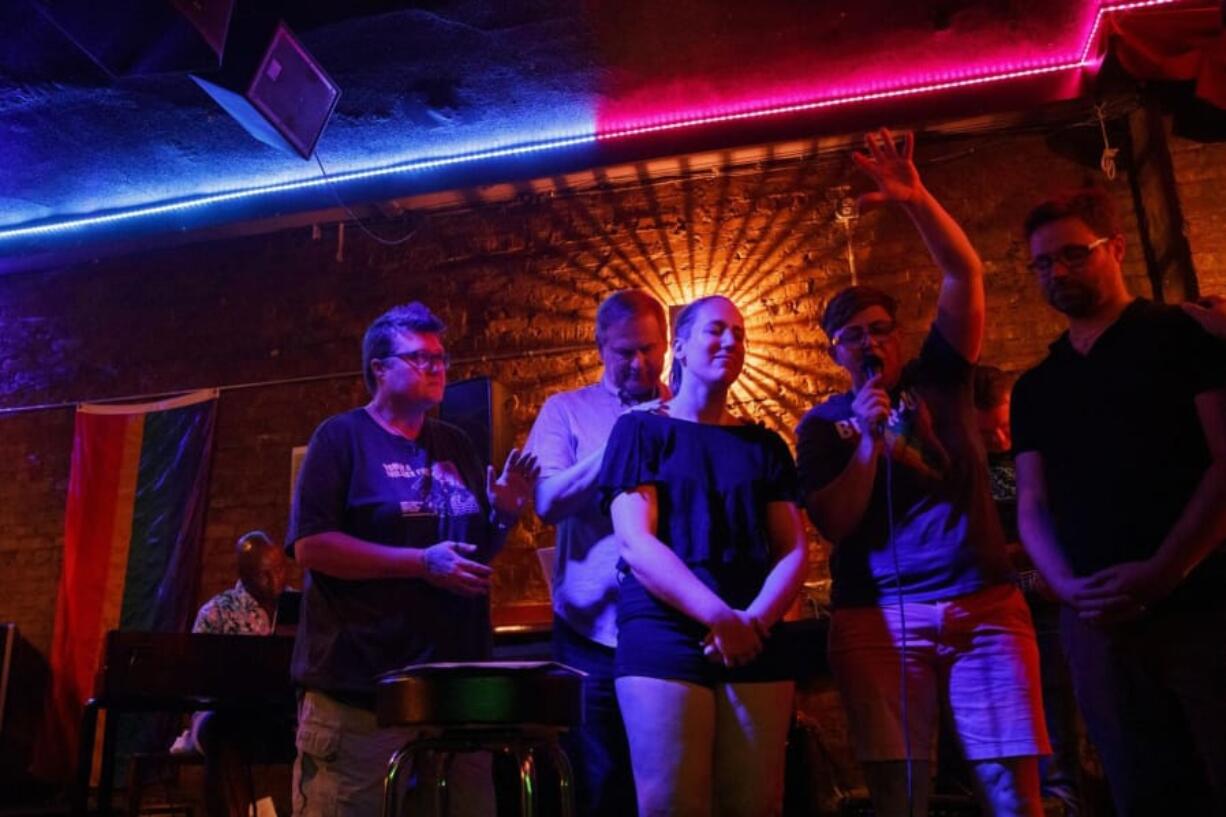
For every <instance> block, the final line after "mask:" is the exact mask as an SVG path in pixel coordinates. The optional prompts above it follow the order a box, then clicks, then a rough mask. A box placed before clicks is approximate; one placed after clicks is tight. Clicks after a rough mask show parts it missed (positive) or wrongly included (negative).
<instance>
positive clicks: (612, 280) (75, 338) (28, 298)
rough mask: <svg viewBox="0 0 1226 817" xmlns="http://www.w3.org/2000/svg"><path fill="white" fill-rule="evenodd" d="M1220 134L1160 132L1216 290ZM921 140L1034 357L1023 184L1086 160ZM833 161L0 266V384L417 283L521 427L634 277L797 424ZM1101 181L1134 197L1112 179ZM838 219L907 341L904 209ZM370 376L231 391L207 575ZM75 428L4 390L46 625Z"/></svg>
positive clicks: (539, 530) (197, 383) (828, 259)
mask: <svg viewBox="0 0 1226 817" xmlns="http://www.w3.org/2000/svg"><path fill="white" fill-rule="evenodd" d="M1223 150H1224V149H1223V148H1222V147H1221V146H1213V147H1208V146H1197V145H1180V146H1179V151H1178V155H1177V166H1178V167H1179V168H1180V169H1181V173H1182V172H1186V173H1188V174H1189V178H1190V179H1191V181H1190V182H1189V185H1190V187H1189V190H1194V191H1195V194H1194V195H1193V194H1190V195H1189V196H1188V198H1187V200H1186V201H1185V202H1184V207H1185V214H1186V216H1187V218H1188V222H1189V225H1190V229H1191V231H1192V233H1193V249H1194V250H1195V251H1196V252H1197V253H1198V255H1197V265H1198V269H1200V270H1201V271H1202V274H1205V272H1206V268H1208V267H1211V266H1212V267H1216V269H1217V270H1218V272H1217V273H1216V274H1217V275H1218V276H1219V277H1217V278H1216V279H1211V278H1210V277H1209V276H1208V275H1206V279H1205V280H1206V281H1210V280H1214V281H1215V282H1216V283H1214V284H1212V285H1210V284H1206V289H1209V288H1211V287H1212V288H1216V289H1217V290H1218V291H1226V281H1223V279H1222V278H1221V277H1220V276H1221V272H1220V270H1221V266H1222V265H1221V263H1220V259H1221V258H1223V254H1224V253H1226V245H1224V244H1223V243H1222V242H1223V239H1222V237H1221V236H1222V231H1221V229H1220V227H1221V219H1222V209H1223V208H1222V204H1223V203H1226V202H1224V197H1223V194H1222V193H1221V192H1220V191H1221V190H1222V189H1223V185H1222V184H1221V183H1220V182H1218V183H1215V182H1214V181H1213V178H1217V179H1221V176H1222V171H1221V169H1220V168H1221V166H1222V165H1223V162H1222V161H1221V157H1222V155H1223ZM1215 159H1216V160H1217V161H1216V162H1215ZM918 160H919V161H920V163H921V168H922V170H923V172H924V174H925V177H926V179H927V182H928V184H929V186H930V187H931V189H932V190H933V191H934V192H935V193H936V194H937V195H938V196H939V197H940V198H941V199H942V200H944V201H945V202H946V204H947V206H948V207H949V209H950V210H951V211H952V212H953V213H954V214H955V215H956V216H957V217H958V218H959V219H960V220H962V222H963V223H964V224H965V225H966V228H967V230H968V232H969V233H970V235H971V237H972V239H973V240H974V242H975V244H976V245H977V246H978V247H979V249H980V251H981V253H982V254H983V256H984V260H985V262H986V264H987V274H988V291H989V297H988V303H989V308H990V310H991V313H992V314H991V319H990V321H989V324H988V338H987V345H986V349H985V360H987V361H989V362H993V363H997V364H999V365H1001V366H1003V367H1005V368H1007V369H1020V368H1023V367H1025V366H1028V365H1030V364H1032V363H1033V362H1035V361H1036V360H1037V359H1038V358H1039V357H1041V356H1042V354H1043V352H1044V350H1045V347H1046V344H1047V343H1048V342H1049V341H1050V340H1051V339H1052V338H1053V337H1054V336H1055V335H1056V334H1057V333H1058V332H1059V331H1060V328H1061V322H1060V320H1059V318H1058V316H1056V315H1055V314H1054V313H1053V312H1051V311H1050V310H1049V309H1048V308H1047V307H1046V306H1045V305H1044V304H1043V303H1042V301H1041V299H1040V297H1039V294H1038V292H1037V289H1036V287H1035V285H1034V282H1033V281H1032V280H1031V277H1030V276H1029V274H1028V273H1027V272H1026V270H1025V269H1024V259H1025V249H1024V246H1023V243H1022V241H1021V237H1020V234H1019V228H1018V225H1019V224H1020V222H1021V219H1022V217H1023V215H1024V214H1025V212H1026V210H1027V209H1028V207H1029V206H1030V204H1031V203H1032V202H1033V201H1034V200H1035V199H1036V198H1037V197H1038V196H1040V195H1042V194H1043V193H1046V192H1049V191H1051V190H1054V189H1057V188H1060V187H1062V186H1065V185H1067V184H1069V183H1075V182H1078V181H1080V180H1081V179H1083V178H1084V177H1086V176H1087V174H1088V172H1089V171H1087V170H1085V169H1084V168H1082V167H1080V166H1078V165H1075V164H1073V163H1072V162H1071V161H1070V160H1068V159H1065V158H1062V157H1061V156H1058V155H1056V154H1054V153H1053V152H1051V151H1050V150H1049V149H1048V148H1047V146H1046V144H1045V142H1044V139H1043V138H1042V137H1040V136H1034V135H1011V136H1010V135H994V136H986V137H976V138H964V139H956V140H948V141H942V142H932V141H930V140H922V143H921V146H920V148H919V150H918ZM850 178H851V171H850V169H849V163H848V162H847V160H846V158H845V157H835V158H823V159H820V160H812V159H811V160H800V159H798V160H794V161H784V162H778V163H772V164H770V165H767V166H763V167H760V168H735V169H728V170H726V171H725V172H717V173H703V174H696V175H692V176H689V177H686V178H683V179H681V180H678V181H669V182H665V183H649V184H638V183H636V184H625V185H622V184H603V185H597V186H592V187H588V188H583V189H575V190H560V191H557V192H555V194H554V195H552V196H547V197H542V196H528V195H525V196H520V197H517V198H513V199H512V200H510V201H507V202H503V203H496V204H484V205H476V206H473V207H469V208H466V209H461V210H455V211H447V212H434V213H431V214H428V215H426V216H424V217H422V218H420V219H419V220H418V221H417V222H415V223H416V224H417V232H416V234H415V235H414V237H413V239H412V240H411V241H409V242H408V243H406V244H404V245H401V246H399V247H392V248H389V247H384V246H380V245H378V244H375V243H374V242H372V241H370V240H368V239H366V238H365V237H364V236H362V235H361V234H360V233H359V232H358V231H357V230H355V229H354V228H353V227H352V226H351V227H350V228H349V229H348V231H347V236H346V242H345V252H344V255H343V260H340V261H338V260H337V240H336V239H337V229H336V227H335V226H334V225H333V226H325V227H324V228H323V229H322V231H321V235H320V236H319V237H318V238H315V237H313V235H312V231H311V229H310V228H302V229H293V230H285V231H282V232H278V233H273V234H268V235H261V236H252V237H243V238H235V239H230V240H223V241H214V242H211V243H206V244H198V245H191V246H185V247H178V248H172V249H162V250H157V251H149V252H145V253H141V254H133V255H129V256H127V257H122V258H112V259H108V260H104V261H100V262H96V263H89V264H81V265H77V266H74V267H71V268H66V269H57V270H51V271H43V272H38V273H27V274H20V275H11V276H8V277H5V278H2V279H0V320H2V321H3V325H4V326H5V328H6V330H7V331H6V332H4V333H3V334H2V335H0V405H4V406H16V405H28V404H33V403H43V402H57V401H75V400H81V399H87V398H100V397H111V396H118V395H130V394H145V393H155V392H162V391H167V390H173V389H186V388H194V387H202V386H214V385H220V386H224V385H227V384H235V383H249V382H255V381H262V380H268V379H281V378H294V377H305V376H310V375H320V374H327V373H344V372H354V371H356V370H357V369H358V368H359V350H358V345H359V341H360V337H361V333H362V331H363V329H364V328H365V326H366V325H367V323H368V322H369V321H370V320H371V319H372V318H373V317H375V316H376V315H377V314H379V313H380V312H381V311H382V310H384V309H385V308H387V307H388V306H389V305H391V304H394V303H398V302H404V301H408V300H411V299H414V298H420V299H422V300H425V301H426V302H428V303H429V304H430V305H431V306H432V307H434V308H435V309H436V310H437V311H439V312H440V314H441V315H442V316H443V317H444V318H445V319H446V320H447V321H448V322H449V323H450V324H451V327H452V328H451V333H450V335H449V345H450V347H451V350H452V352H453V355H455V356H458V357H460V358H479V357H480V356H482V355H490V356H492V357H491V359H490V360H488V361H487V362H484V363H483V362H481V361H480V360H479V359H477V360H471V361H470V362H461V363H460V364H459V365H457V366H456V367H455V369H454V370H453V372H452V376H453V378H456V379H459V378H463V377H468V376H472V375H476V374H490V375H493V376H494V377H496V378H498V379H499V380H501V381H502V382H503V383H505V384H506V385H507V387H508V389H509V393H510V394H511V395H512V397H511V404H510V406H509V407H508V408H509V410H510V415H511V417H512V421H513V423H514V427H515V430H516V433H517V436H518V438H519V439H520V440H522V439H523V437H524V436H525V435H526V433H527V430H528V428H529V426H530V424H531V422H532V419H533V417H534V416H535V412H536V411H537V409H538V408H539V406H540V404H541V402H542V400H543V399H544V398H545V397H546V396H547V395H548V394H550V393H552V392H554V391H557V390H561V389H567V388H573V387H575V386H578V385H580V384H582V383H585V382H589V381H591V380H592V379H594V378H595V377H597V376H598V372H599V368H598V367H599V361H598V358H597V357H596V355H595V352H594V350H592V351H589V352H586V353H581V354H574V353H567V354H552V353H550V351H549V350H550V349H556V348H559V347H565V346H571V345H574V344H576V343H586V342H588V341H589V340H590V331H591V321H592V318H593V316H594V313H595V308H596V305H597V303H598V302H599V301H600V299H601V298H602V297H603V296H604V295H606V294H607V293H608V292H610V291H611V290H613V289H616V288H619V287H624V286H633V285H639V286H646V287H648V288H650V289H652V290H654V291H656V292H658V293H659V294H660V295H661V296H663V297H665V299H666V300H669V301H672V302H682V301H684V300H688V299H689V298H691V297H693V296H694V295H698V294H705V293H707V292H715V291H719V292H724V293H731V294H734V295H735V297H736V299H737V301H738V302H739V303H740V305H741V306H742V308H743V310H744V312H745V314H746V316H747V319H748V323H749V334H750V352H751V356H750V360H749V366H748V367H747V371H746V374H745V375H744V376H743V378H742V381H741V383H740V384H739V387H738V390H737V392H736V397H737V399H738V400H739V401H740V402H741V408H742V410H743V411H744V412H746V413H747V414H750V415H752V416H755V417H758V418H761V419H763V420H765V421H766V422H767V423H769V424H770V425H772V426H774V427H776V428H779V429H781V430H783V431H785V432H787V433H788V435H789V436H790V429H791V428H792V426H793V425H794V424H795V422H796V420H797V419H798V417H799V415H800V413H801V412H803V411H804V410H805V409H806V408H808V407H809V406H810V405H812V404H813V403H814V402H815V401H816V400H817V399H819V398H820V397H821V396H823V395H825V394H828V393H830V392H831V391H832V390H835V389H838V388H842V386H843V380H842V376H841V374H840V373H839V372H838V371H837V370H836V369H835V368H834V367H833V366H832V364H831V363H830V362H829V361H828V360H827V359H826V358H825V357H824V355H823V353H822V352H821V351H820V344H821V338H820V335H819V333H818V331H817V330H816V328H815V327H816V317H817V315H818V314H819V312H820V309H821V307H822V306H823V304H824V302H825V300H826V299H827V298H828V297H829V296H830V295H831V294H832V293H834V292H835V291H836V290H837V289H839V288H841V287H842V286H844V285H845V284H846V283H848V273H847V263H846V245H845V238H844V233H843V230H842V227H841V226H840V225H839V224H838V223H836V222H835V220H834V218H833V204H832V201H831V198H830V196H828V194H827V190H828V188H830V187H831V186H832V185H837V184H844V183H847V182H848V180H849V179H850ZM1112 189H1113V191H1115V192H1116V193H1117V194H1118V196H1119V197H1120V201H1121V204H1122V205H1123V206H1122V208H1121V209H1122V210H1123V211H1124V213H1125V215H1126V216H1127V217H1128V218H1131V214H1132V208H1131V205H1130V202H1129V199H1128V195H1129V194H1128V186H1127V184H1126V182H1125V181H1124V180H1122V179H1121V180H1117V181H1116V182H1115V184H1114V186H1113V187H1112ZM380 227H381V229H383V230H384V231H385V232H388V233H391V232H394V231H395V230H396V229H403V228H399V227H398V225H391V226H389V225H380ZM854 244H855V247H856V266H857V268H858V270H859V273H860V278H861V280H862V281H863V282H869V283H874V284H877V285H880V286H883V287H885V288H888V289H891V290H893V291H895V292H897V293H900V294H901V295H902V301H903V307H902V317H903V319H904V331H905V337H906V342H907V343H908V344H909V345H910V347H911V348H916V347H918V343H919V341H920V339H921V338H922V336H923V333H924V331H925V329H926V325H927V321H929V320H930V319H931V315H932V312H933V308H934V305H935V297H936V291H937V273H936V271H935V269H934V268H933V267H932V265H931V263H930V262H929V261H928V260H927V256H926V254H925V253H924V251H923V247H922V245H921V244H920V242H919V240H918V239H917V238H916V237H915V235H914V233H913V231H912V229H911V227H910V225H909V224H908V223H907V222H906V219H905V218H904V217H902V216H900V215H899V214H898V213H895V212H890V211H883V212H878V213H870V214H866V215H865V216H864V217H862V219H861V220H860V221H859V223H858V224H857V225H856V227H855V234H854ZM1129 257H1130V261H1129V264H1128V268H1127V274H1128V277H1129V282H1130V286H1132V287H1133V289H1134V291H1136V292H1138V293H1146V291H1147V286H1148V285H1147V283H1146V280H1145V278H1144V275H1143V273H1142V270H1141V269H1140V267H1139V259H1140V258H1141V253H1140V251H1139V249H1138V248H1137V247H1135V246H1134V247H1132V248H1131V250H1130V253H1129ZM528 352H535V353H539V354H538V355H535V356H533V357H528V356H526V353H528ZM364 400H365V392H364V389H363V387H362V384H361V382H360V379H359V378H358V377H356V376H342V377H338V378H334V379H327V380H320V381H316V382H310V383H298V384H292V385H281V386H268V387H262V388H250V389H243V390H235V391H225V392H223V394H222V397H221V399H220V405H219V417H218V428H217V447H216V451H215V454H214V464H213V474H212V485H211V490H210V497H209V507H208V516H207V527H206V531H205V537H206V543H205V557H204V566H203V573H202V577H201V589H200V593H201V598H205V597H207V596H209V595H211V594H212V593H215V592H217V591H218V590H220V589H222V588H223V587H225V586H228V585H230V584H231V583H232V582H233V580H234V573H233V564H232V555H231V546H232V543H233V541H234V538H235V537H236V535H237V534H239V533H240V532H242V531H245V530H248V529H251V528H255V527H259V528H264V529H266V530H268V531H270V532H271V533H273V534H274V535H276V536H280V535H282V534H283V533H284V530H285V523H286V516H287V513H288V505H289V468H290V449H291V448H292V447H293V446H295V445H301V444H303V443H305V442H306V440H307V438H308V437H309V435H310V432H311V430H312V429H313V428H314V427H315V425H316V424H317V423H318V422H319V421H320V420H322V419H323V418H325V417H327V416H328V415H330V414H333V413H335V412H338V411H341V410H344V409H347V408H350V407H352V406H355V405H359V404H361V403H362V402H363V401H364ZM71 436H72V415H71V411H70V410H67V409H56V410H45V411H37V412H30V413H24V414H20V415H15V416H0V576H2V577H3V578H0V583H2V585H3V592H0V619H12V620H15V621H17V622H18V624H19V625H20V627H21V629H22V631H23V632H25V633H26V635H27V636H28V637H29V638H30V639H31V640H32V641H33V643H34V644H35V645H36V646H37V647H38V648H39V649H42V650H46V649H47V647H48V646H49V644H50V641H51V632H52V626H53V619H54V596H55V589H56V582H57V580H58V575H59V569H60V562H61V550H62V545H63V508H64V502H65V492H66V486H67V481H68V468H69V453H70V452H69V449H70V445H71ZM549 539H550V533H549V531H548V530H547V529H545V528H543V527H542V526H541V524H540V523H539V522H538V521H536V520H535V519H532V520H528V521H527V522H526V523H525V524H524V525H522V526H521V528H520V529H519V530H518V531H517V533H516V535H515V537H514V539H513V540H512V542H511V545H510V546H509V548H508V551H507V552H506V553H504V554H503V555H502V556H501V557H500V559H499V562H498V565H497V573H496V587H495V592H494V599H495V602H496V603H498V604H511V603H517V602H522V601H539V600H543V599H544V597H545V589H544V586H543V584H542V582H541V580H540V577H539V575H538V572H537V568H536V562H535V559H534V557H533V554H532V547H533V546H534V545H540V544H546V543H547V542H548V541H549Z"/></svg>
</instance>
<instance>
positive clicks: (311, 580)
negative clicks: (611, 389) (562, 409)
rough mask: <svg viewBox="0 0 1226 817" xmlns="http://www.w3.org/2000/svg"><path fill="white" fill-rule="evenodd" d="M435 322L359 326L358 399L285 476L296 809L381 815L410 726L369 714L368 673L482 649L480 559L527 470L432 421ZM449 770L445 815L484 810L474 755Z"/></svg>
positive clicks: (519, 495) (431, 318)
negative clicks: (299, 577)
mask: <svg viewBox="0 0 1226 817" xmlns="http://www.w3.org/2000/svg"><path fill="white" fill-rule="evenodd" d="M444 330H445V327H444V325H443V322H442V321H441V320H439V319H438V318H437V317H436V316H435V315H434V314H433V313H432V312H431V311H430V310H429V309H427V308H426V307H425V306H424V305H423V304H420V303H411V304H407V305H405V306H398V307H395V308H393V309H391V310H389V311H388V312H386V313H385V314H383V315H382V316H380V317H379V318H378V319H377V320H376V321H375V322H374V323H373V324H371V326H370V328H369V329H367V330H366V335H365V337H364V339H363V341H362V370H363V375H364V377H365V380H366V385H367V387H368V388H369V390H370V394H371V400H370V402H369V403H368V404H367V405H366V406H364V407H362V408H358V409H353V410H351V411H347V412H344V413H342V414H338V415H336V416H334V417H330V418H329V419H327V420H325V421H324V422H323V423H322V424H320V426H319V428H317V429H316V430H315V434H314V435H313V436H312V437H311V444H310V446H309V447H308V448H307V455H306V460H305V461H304V462H303V465H302V471H301V472H300V473H299V475H298V484H297V487H296V489H295V492H294V503H293V509H292V512H291V517H290V526H289V532H288V534H287V535H286V538H285V541H286V548H287V550H288V551H289V553H290V555H291V556H293V557H294V559H296V560H297V561H298V563H299V564H300V565H301V566H302V567H303V569H304V577H305V581H304V586H303V600H302V618H301V620H300V621H299V624H298V635H297V639H296V641H295V644H294V658H293V664H292V667H291V670H292V674H293V677H294V682H295V683H296V684H297V685H298V686H299V688H300V689H301V690H302V695H301V698H300V701H299V705H298V731H297V736H296V743H297V747H298V759H297V762H296V763H295V766H294V782H293V793H294V815H295V817H371V816H372V815H375V814H378V813H379V809H380V807H381V804H382V795H383V775H384V771H385V770H386V768H387V762H388V759H389V758H390V757H391V754H392V752H394V751H396V750H397V749H399V748H400V747H401V746H402V745H403V744H404V743H405V741H407V740H408V739H409V738H410V736H411V735H412V734H413V733H412V732H411V731H410V730H408V729H404V728H395V727H382V728H380V727H379V726H378V724H377V723H376V719H375V711H374V709H375V706H374V705H375V681H376V679H377V677H378V676H379V675H380V674H381V673H384V672H388V671H391V670H396V669H399V668H401V667H403V666H404V665H406V664H410V663H426V662H438V661H475V660H483V659H488V658H489V656H490V647H491V633H490V620H489V600H488V593H489V586H490V574H491V569H490V567H489V564H488V563H489V561H490V559H491V558H493V556H494V554H495V553H497V551H498V550H499V549H500V548H501V547H502V545H503V543H504V542H505V540H506V537H507V531H508V529H509V528H510V527H511V526H513V525H514V524H515V523H516V522H517V521H518V519H519V517H520V515H521V514H522V512H523V509H524V507H525V505H526V503H527V501H528V499H529V497H530V496H531V495H532V486H533V483H534V481H535V480H536V476H537V467H536V460H535V458H534V457H533V456H531V455H526V456H521V455H520V453H519V451H517V450H513V451H512V452H511V454H510V456H509V457H508V458H507V462H506V465H505V466H504V468H503V470H502V473H501V474H500V475H496V474H495V471H494V469H493V468H492V467H490V466H485V465H483V464H482V463H481V462H480V461H479V459H478V457H477V454H476V452H475V451H474V449H473V445H472V442H471V441H470V440H469V439H468V437H467V436H466V435H465V434H464V432H463V431H461V430H460V429H458V428H456V427H455V426H452V425H448V424H447V423H444V422H442V421H441V420H436V419H434V418H433V417H431V416H429V415H430V412H431V410H432V409H433V408H434V407H436V406H437V405H438V404H439V403H440V402H442V399H443V389H444V387H445V386H446V383H447V362H448V357H447V352H446V350H445V349H444V347H443V332H444ZM448 775H449V776H448V781H447V782H448V789H449V791H450V792H451V799H450V805H451V809H452V810H451V812H450V813H452V814H462V815H471V816H472V817H478V816H479V815H486V814H491V813H493V808H494V802H493V789H492V786H491V785H490V778H489V772H488V763H486V762H485V759H484V758H483V757H481V756H480V755H474V754H472V753H466V754H461V755H459V756H457V757H456V758H455V760H454V762H453V763H452V765H451V767H450V772H449V773H448ZM415 776H416V775H415ZM423 788H424V787H423V786H421V785H419V786H418V787H417V789H416V791H417V792H418V794H419V795H420V794H421V792H422V790H423Z"/></svg>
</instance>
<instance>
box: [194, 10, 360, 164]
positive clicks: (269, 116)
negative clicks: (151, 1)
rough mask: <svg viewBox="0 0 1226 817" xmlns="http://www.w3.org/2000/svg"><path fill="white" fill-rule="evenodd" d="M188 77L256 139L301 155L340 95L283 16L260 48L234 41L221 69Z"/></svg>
mask: <svg viewBox="0 0 1226 817" xmlns="http://www.w3.org/2000/svg"><path fill="white" fill-rule="evenodd" d="M192 79H193V80H195V82H196V84H197V85H199V86H200V87H201V88H202V89H204V91H205V93H207V94H208V95H209V96H211V97H212V98H213V99H214V101H216V102H217V104H218V105H220V106H221V107H223V108H225V109H226V111H227V112H228V113H229V114H230V116H232V117H234V118H235V119H236V120H237V121H238V123H239V124H240V125H242V126H243V128H245V129H246V131H247V132H248V133H250V134H251V135H252V136H254V137H255V138H256V139H259V140H260V141H261V142H264V143H265V144H268V145H272V146H273V147H275V148H280V149H282V150H287V151H292V152H294V153H297V154H298V155H299V156H301V157H302V158H303V159H309V158H311V154H312V153H314V151H315V145H316V143H317V142H318V141H319V137H320V135H321V134H323V131H324V127H325V126H326V125H327V124H328V119H329V118H331V116H332V111H333V110H335V108H336V102H337V100H338V99H340V96H341V91H340V88H338V87H337V85H336V83H335V82H333V81H332V78H331V77H329V76H328V74H327V72H326V71H324V69H323V66H321V65H320V64H319V63H318V62H316V61H315V58H314V57H312V56H311V54H310V52H308V51H307V50H306V48H305V47H304V46H303V45H302V43H301V42H299V41H298V38H297V37H295V36H294V34H293V32H292V31H290V30H289V27H288V26H287V25H285V23H284V22H279V23H277V25H276V28H275V29H274V30H273V33H272V35H271V37H269V38H267V39H266V40H265V43H264V45H263V47H262V48H256V49H251V48H249V47H248V46H246V45H245V44H240V43H235V44H234V45H232V46H231V48H230V49H229V51H227V53H226V59H225V64H224V65H223V67H222V70H221V71H219V72H218V73H216V74H211V75H207V76H200V75H196V74H193V75H192Z"/></svg>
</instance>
